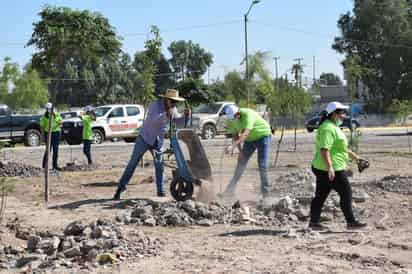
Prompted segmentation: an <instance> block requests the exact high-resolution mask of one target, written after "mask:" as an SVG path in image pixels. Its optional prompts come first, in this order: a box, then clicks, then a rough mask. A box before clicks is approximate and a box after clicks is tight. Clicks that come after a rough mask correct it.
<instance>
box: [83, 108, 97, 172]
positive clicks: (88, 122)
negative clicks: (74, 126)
mask: <svg viewBox="0 0 412 274" xmlns="http://www.w3.org/2000/svg"><path fill="white" fill-rule="evenodd" d="M84 111H85V114H84V115H81V116H80V119H82V122H83V130H82V138H83V153H84V155H86V158H87V163H88V164H89V165H92V164H93V161H92V152H91V146H92V142H93V130H92V122H93V121H96V114H95V113H94V110H93V107H92V106H86V107H85V108H84Z"/></svg>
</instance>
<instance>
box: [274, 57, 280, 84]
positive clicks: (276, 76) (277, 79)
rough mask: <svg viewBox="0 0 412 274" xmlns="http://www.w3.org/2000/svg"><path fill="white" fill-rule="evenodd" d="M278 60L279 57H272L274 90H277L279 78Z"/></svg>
mask: <svg viewBox="0 0 412 274" xmlns="http://www.w3.org/2000/svg"><path fill="white" fill-rule="evenodd" d="M279 59H280V57H279V56H276V57H273V60H275V82H276V89H277V90H279V76H278V60H279Z"/></svg>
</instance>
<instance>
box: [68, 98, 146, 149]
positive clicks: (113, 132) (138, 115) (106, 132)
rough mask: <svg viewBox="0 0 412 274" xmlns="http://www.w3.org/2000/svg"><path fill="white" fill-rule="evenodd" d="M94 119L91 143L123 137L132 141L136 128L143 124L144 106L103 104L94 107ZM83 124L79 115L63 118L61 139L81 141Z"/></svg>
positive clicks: (74, 141)
mask: <svg viewBox="0 0 412 274" xmlns="http://www.w3.org/2000/svg"><path fill="white" fill-rule="evenodd" d="M95 113H96V121H94V122H93V123H92V130H93V143H94V144H101V143H102V142H103V141H104V140H110V139H115V138H123V139H124V140H125V141H126V142H134V141H135V139H136V130H137V128H139V127H140V126H141V125H142V124H143V118H144V108H143V106H141V105H105V106H100V107H97V108H96V109H95ZM82 129H83V124H82V121H81V119H80V118H79V117H73V118H71V119H65V120H63V127H62V132H63V133H62V139H63V140H65V141H66V142H67V143H68V144H69V145H75V144H80V143H81V142H82V135H81V132H82Z"/></svg>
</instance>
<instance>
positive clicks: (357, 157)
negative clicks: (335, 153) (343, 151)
mask: <svg viewBox="0 0 412 274" xmlns="http://www.w3.org/2000/svg"><path fill="white" fill-rule="evenodd" d="M348 154H349V157H351V159H352V160H355V161H359V159H360V157H359V155H358V154H356V153H355V152H353V151H352V150H350V149H348Z"/></svg>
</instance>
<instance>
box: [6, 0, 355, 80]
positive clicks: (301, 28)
mask: <svg viewBox="0 0 412 274" xmlns="http://www.w3.org/2000/svg"><path fill="white" fill-rule="evenodd" d="M250 3H251V0H206V1H199V0H196V1H194V0H175V1H168V0H162V1H160V0H149V1H136V0H121V1H120V0H118V1H114V0H71V1H70V0H65V1H63V0H61V1H38V0H15V1H3V3H2V5H1V10H0V25H1V28H0V37H1V38H0V59H1V61H0V66H1V65H2V64H3V58H4V57H6V56H9V57H11V58H12V60H13V61H15V62H17V63H19V64H20V65H21V66H23V65H24V64H26V63H27V62H28V61H29V60H30V56H31V54H32V53H33V52H34V50H35V49H34V48H25V47H24V44H25V43H26V42H27V41H28V40H29V38H30V35H31V33H32V30H33V29H32V23H33V22H35V21H38V20H39V19H40V18H39V16H38V12H39V11H40V10H41V8H42V7H43V6H44V5H45V4H50V5H56V6H66V7H70V8H74V9H88V10H91V11H97V12H100V13H102V14H103V15H104V16H105V17H107V18H108V19H109V21H110V23H111V24H112V26H114V27H115V28H116V30H117V33H118V34H119V35H120V36H122V37H123V38H124V39H123V41H122V42H123V49H124V50H125V51H126V52H128V53H129V54H131V55H133V54H134V53H135V52H136V51H139V50H141V49H142V48H143V43H144V40H145V39H146V35H142V33H147V32H148V31H149V27H150V25H157V26H158V27H159V28H160V31H161V36H162V38H163V40H164V43H163V52H164V53H166V54H167V46H168V45H169V44H170V42H172V41H174V40H189V39H190V40H192V41H194V42H196V43H199V44H200V45H201V46H202V47H204V48H205V49H207V50H208V51H210V52H212V53H213V55H214V65H213V66H212V67H211V68H210V77H211V78H216V77H220V78H222V77H223V75H224V73H225V72H227V71H228V70H231V69H240V68H241V67H240V66H239V64H240V62H241V60H242V58H243V56H244V33H243V31H244V25H243V14H244V13H245V12H246V10H247V8H248V7H249V5H250ZM352 6H353V1H352V0H332V1H331V0H312V1H302V0H288V1H283V0H282V1H281V0H262V1H261V3H260V4H258V5H255V6H254V7H253V9H252V11H251V13H250V15H249V20H250V22H249V24H248V25H249V39H248V41H249V43H248V44H249V52H250V53H252V52H254V51H257V50H263V51H270V52H271V53H272V55H273V56H279V57H280V60H279V74H282V73H284V72H285V71H286V70H288V69H290V67H291V65H292V63H293V59H295V58H297V57H302V58H304V60H303V64H305V65H306V66H305V76H306V77H309V78H312V58H313V56H316V75H317V76H318V75H319V74H320V73H321V72H334V73H336V74H338V75H340V76H342V67H341V65H340V62H341V60H342V56H340V55H339V54H337V53H336V52H334V51H333V50H332V49H331V44H332V42H333V38H334V36H335V35H337V34H338V29H337V27H336V22H337V19H338V18H339V15H340V14H343V13H345V12H347V11H349V10H351V9H352ZM199 26H203V27H199ZM268 65H269V66H270V68H271V70H272V71H274V62H270V63H268Z"/></svg>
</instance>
